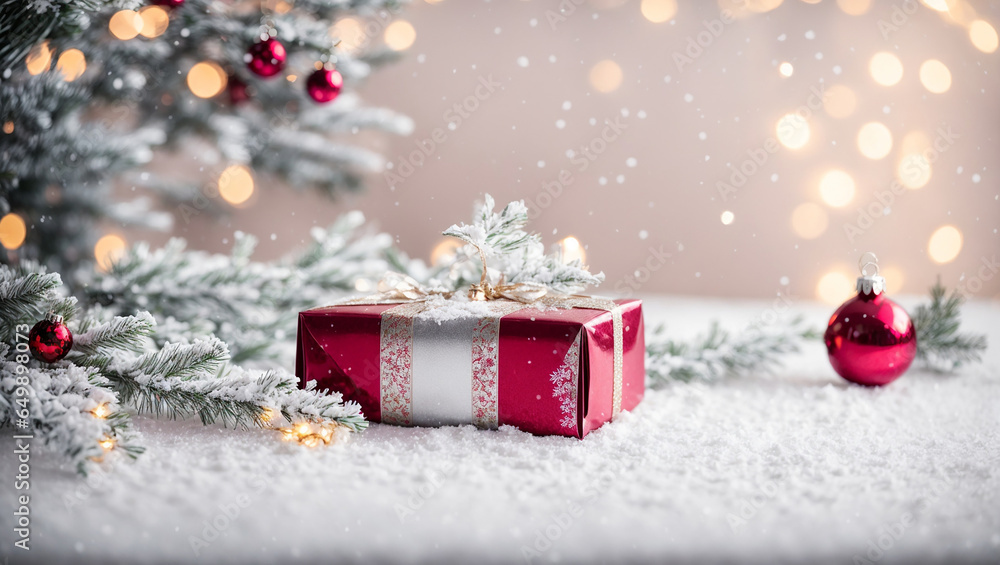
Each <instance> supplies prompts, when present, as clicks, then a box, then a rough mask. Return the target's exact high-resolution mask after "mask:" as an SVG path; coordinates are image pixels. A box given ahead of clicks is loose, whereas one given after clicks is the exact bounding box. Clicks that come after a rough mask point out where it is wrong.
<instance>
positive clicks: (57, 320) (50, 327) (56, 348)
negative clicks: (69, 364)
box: [28, 313, 73, 363]
mask: <svg viewBox="0 0 1000 565" xmlns="http://www.w3.org/2000/svg"><path fill="white" fill-rule="evenodd" d="M72 347H73V334H72V333H71V332H70V331H69V328H68V327H66V324H64V323H63V318H62V316H59V315H57V314H52V313H50V314H49V315H48V317H47V318H46V319H44V320H42V321H41V322H38V323H37V324H35V326H34V327H33V328H31V331H30V332H28V349H30V350H31V354H32V355H34V357H35V359H38V360H39V361H45V362H46V363H55V362H56V361H58V360H60V359H62V358H63V357H65V356H66V354H67V353H69V350H70V349H71V348H72Z"/></svg>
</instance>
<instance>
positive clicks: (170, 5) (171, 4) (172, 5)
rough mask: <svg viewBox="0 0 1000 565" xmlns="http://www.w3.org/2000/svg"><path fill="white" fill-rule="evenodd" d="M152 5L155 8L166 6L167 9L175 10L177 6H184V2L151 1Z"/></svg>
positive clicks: (178, 0)
mask: <svg viewBox="0 0 1000 565" xmlns="http://www.w3.org/2000/svg"><path fill="white" fill-rule="evenodd" d="M153 4H156V5H157V6H166V7H168V8H177V7H178V6H180V5H182V4H184V0H153Z"/></svg>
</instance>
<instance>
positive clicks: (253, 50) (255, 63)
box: [244, 37, 287, 77]
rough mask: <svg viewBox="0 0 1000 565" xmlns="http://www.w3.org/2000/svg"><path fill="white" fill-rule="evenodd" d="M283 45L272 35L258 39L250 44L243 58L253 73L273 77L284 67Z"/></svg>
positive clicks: (284, 54)
mask: <svg viewBox="0 0 1000 565" xmlns="http://www.w3.org/2000/svg"><path fill="white" fill-rule="evenodd" d="M286 56H287V54H286V53H285V46H284V45H282V44H281V42H280V41H278V40H277V39H275V38H273V37H268V38H267V39H265V40H264V41H258V42H257V43H254V44H253V45H251V46H250V49H249V50H248V51H247V54H246V55H245V56H244V60H245V61H246V62H247V66H248V67H250V70H251V71H253V73H254V74H256V75H258V76H262V77H273V76H274V75H276V74H278V73H280V72H281V69H283V68H285V57H286Z"/></svg>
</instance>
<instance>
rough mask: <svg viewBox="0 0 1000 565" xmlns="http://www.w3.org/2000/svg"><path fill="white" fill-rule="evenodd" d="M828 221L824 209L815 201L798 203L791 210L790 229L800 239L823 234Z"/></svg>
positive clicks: (813, 237) (812, 237) (814, 237)
mask: <svg viewBox="0 0 1000 565" xmlns="http://www.w3.org/2000/svg"><path fill="white" fill-rule="evenodd" d="M829 223H830V221H829V218H828V217H827V214H826V210H824V209H823V207H822V206H820V205H819V204H816V203H815V202H805V203H803V204H799V205H798V206H796V207H795V210H792V231H794V232H795V235H797V236H799V237H801V238H802V239H816V238H817V237H819V236H821V235H823V233H824V232H825V231H826V228H827V226H828V225H829Z"/></svg>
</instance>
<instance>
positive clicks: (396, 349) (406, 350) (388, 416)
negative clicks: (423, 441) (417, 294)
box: [379, 303, 426, 426]
mask: <svg viewBox="0 0 1000 565" xmlns="http://www.w3.org/2000/svg"><path fill="white" fill-rule="evenodd" d="M425 308H426V305H425V304H424V303H415V304H403V305H401V306H396V307H395V308H390V309H388V310H386V311H385V312H383V313H382V320H381V324H380V327H379V330H380V334H381V335H380V337H379V373H380V374H379V381H380V388H381V391H380V392H381V401H380V404H381V408H382V421H383V422H385V423H387V424H398V425H403V426H409V425H412V424H413V317H414V316H416V315H417V314H419V313H420V312H422V311H423V310H424V309H425Z"/></svg>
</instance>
